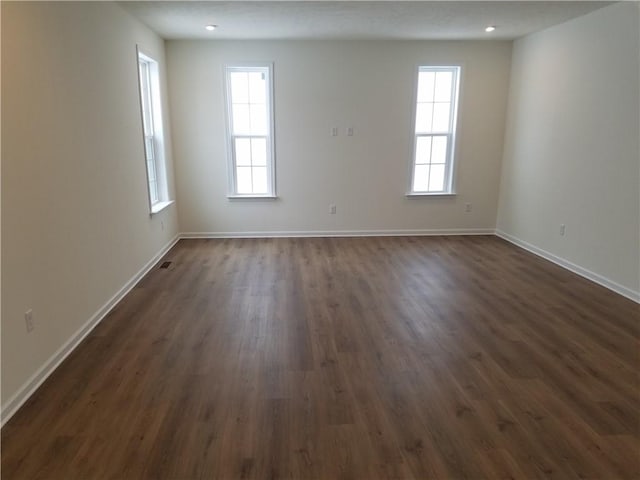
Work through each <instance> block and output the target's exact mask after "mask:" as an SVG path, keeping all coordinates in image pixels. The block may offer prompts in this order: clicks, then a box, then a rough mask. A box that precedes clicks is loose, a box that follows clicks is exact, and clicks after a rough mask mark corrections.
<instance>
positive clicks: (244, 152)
mask: <svg viewBox="0 0 640 480" xmlns="http://www.w3.org/2000/svg"><path fill="white" fill-rule="evenodd" d="M272 70H273V68H272V65H271V64H260V65H255V64H252V65H234V66H227V67H226V69H225V81H226V90H227V124H228V151H229V196H232V197H235V196H238V197H273V196H275V175H274V172H275V169H274V153H273V151H274V147H273V145H274V144H273V141H274V136H273V94H272V91H273V90H272V84H273V82H272V79H273V73H272Z"/></svg>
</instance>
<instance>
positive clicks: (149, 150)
mask: <svg viewBox="0 0 640 480" xmlns="http://www.w3.org/2000/svg"><path fill="white" fill-rule="evenodd" d="M144 153H145V156H146V159H147V160H153V157H154V156H155V154H154V153H155V152H154V150H153V137H144Z"/></svg>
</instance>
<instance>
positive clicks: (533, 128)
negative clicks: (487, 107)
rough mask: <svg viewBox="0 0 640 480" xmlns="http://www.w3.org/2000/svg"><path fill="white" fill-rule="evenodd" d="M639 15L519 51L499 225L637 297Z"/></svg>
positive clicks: (604, 18) (530, 43) (561, 32)
mask: <svg viewBox="0 0 640 480" xmlns="http://www.w3.org/2000/svg"><path fill="white" fill-rule="evenodd" d="M638 8H639V6H638V4H637V3H631V2H629V3H626V2H622V3H620V4H616V5H613V6H610V7H607V8H604V9H601V10H598V11H596V12H593V13H591V14H589V15H586V16H584V17H580V18H578V19H575V20H572V21H570V22H567V23H565V24H562V25H559V26H556V27H553V28H550V29H548V30H545V31H543V32H539V33H537V34H533V35H530V36H528V37H525V38H523V39H520V40H518V41H516V42H515V44H514V51H513V59H512V75H511V91H510V98H509V113H508V121H507V131H506V134H505V135H506V138H505V151H504V162H503V175H502V182H501V195H500V208H499V217H498V229H499V230H501V231H503V232H505V233H507V234H509V235H512V236H514V237H516V238H518V239H520V240H524V241H525V242H528V243H530V244H532V245H534V246H535V247H537V248H539V249H542V250H545V251H547V252H549V253H551V254H553V255H556V256H558V257H560V258H563V259H565V260H568V261H569V262H572V263H574V264H576V265H579V266H580V267H582V268H584V269H587V270H589V271H591V272H594V273H596V274H597V275H600V276H603V277H605V278H607V279H609V280H611V281H613V282H615V283H617V284H619V285H622V286H623V287H626V288H627V289H631V290H633V291H635V292H638V291H639V290H640V288H639V278H638V277H639V269H638V265H639V262H640V259H639V256H640V253H639V251H640V238H639V229H640V226H639V221H640V192H639V184H640V182H639V178H640V173H639V165H640V151H639V144H638V131H639V128H640V126H639V119H638V115H639V111H640V107H639V105H640V98H639V91H638V84H639V76H638V75H639V74H638V72H639V66H638V62H639V59H638V58H639V51H638V49H639V45H640V42H639V38H638V13H637V11H636V10H635V9H638ZM561 224H564V225H566V233H565V235H564V236H561V235H560V225H561Z"/></svg>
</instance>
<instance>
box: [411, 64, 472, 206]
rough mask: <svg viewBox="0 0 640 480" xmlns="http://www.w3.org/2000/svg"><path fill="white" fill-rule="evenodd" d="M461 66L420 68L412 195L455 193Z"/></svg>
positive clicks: (412, 164)
mask: <svg viewBox="0 0 640 480" xmlns="http://www.w3.org/2000/svg"><path fill="white" fill-rule="evenodd" d="M459 77H460V67H419V68H418V87H417V89H418V91H417V95H416V99H417V101H416V114H415V130H414V142H413V160H412V163H411V188H410V193H412V194H438V193H452V191H453V178H452V177H453V158H454V152H453V150H454V145H455V131H456V114H457V103H458V86H459Z"/></svg>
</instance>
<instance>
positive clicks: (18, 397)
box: [0, 235, 180, 425]
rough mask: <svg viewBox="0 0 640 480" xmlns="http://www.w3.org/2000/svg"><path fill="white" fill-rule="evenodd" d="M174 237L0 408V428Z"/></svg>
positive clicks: (178, 238)
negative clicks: (0, 409)
mask: <svg viewBox="0 0 640 480" xmlns="http://www.w3.org/2000/svg"><path fill="white" fill-rule="evenodd" d="M179 240H180V236H179V235H176V236H175V237H174V238H173V239H172V240H171V241H169V243H167V244H166V245H165V246H164V247H162V249H161V250H160V251H159V252H158V253H156V254H155V255H154V256H153V258H152V259H151V260H149V261H148V262H147V263H146V265H145V266H144V267H142V269H140V271H139V272H138V273H136V274H135V275H134V276H133V277H131V279H130V280H129V281H128V282H127V283H126V284H125V285H124V286H123V287H122V288H121V289H120V290H118V292H117V293H116V294H115V295H114V296H113V297H111V298H110V299H109V300H108V301H107V303H105V304H104V305H103V306H102V308H100V309H99V310H98V311H97V312H96V313H95V314H94V315H93V316H92V317H91V318H90V319H89V320H88V321H87V322H86V323H85V324H84V325H83V326H82V327H80V329H79V330H78V331H77V332H76V333H75V334H74V335H73V336H72V337H71V338H69V340H67V341H66V342H65V344H64V345H62V347H60V348H59V349H58V350H57V351H56V352H55V353H54V354H53V355H52V356H51V357H50V358H49V360H47V362H46V363H45V364H44V365H42V367H40V368H39V369H38V371H37V372H36V373H34V374H33V375H32V376H31V378H29V380H27V381H26V382H25V383H24V384H23V385H22V387H20V389H19V390H18V391H17V392H16V393H15V394H14V395H13V396H12V397H11V398H10V399H9V400H7V402H6V403H5V404H4V405H3V406H2V413H0V417H2V420H1V422H0V425H4V424H5V423H7V421H9V419H10V418H11V417H12V416H13V415H14V414H15V413H16V412H17V411H18V409H19V408H20V407H21V406H22V405H23V404H24V403H25V402H26V401H27V400H28V399H29V397H31V395H33V393H34V392H35V391H36V390H37V389H38V387H39V386H40V385H42V383H43V382H44V381H45V380H46V379H47V378H48V377H49V375H51V374H52V373H53V371H54V370H55V369H56V368H58V366H59V365H60V364H61V363H62V362H63V361H64V359H65V358H67V356H69V354H70V353H71V352H72V351H73V350H74V349H75V348H76V347H77V346H78V345H79V344H80V342H82V340H84V338H85V337H86V336H87V335H89V333H91V331H92V330H93V329H94V328H95V327H96V326H97V325H98V324H99V323H100V322H101V321H102V319H104V318H105V317H106V316H107V314H108V313H109V312H110V311H111V310H112V309H113V307H115V306H116V305H117V304H118V303H119V302H120V301H121V300H122V299H123V298H124V297H125V296H126V295H127V294H128V293H129V292H130V291H131V289H133V287H135V286H136V284H137V283H138V282H139V281H140V280H141V279H142V277H144V276H145V275H146V274H147V273H148V272H149V271H150V270H151V269H152V268H153V267H154V266H155V265H156V263H158V260H160V259H161V258H162V257H163V256H164V255H165V254H166V253H167V252H168V251H169V250H170V249H171V248H172V247H173V246H174V245H175V244H176V243H177V242H178V241H179Z"/></svg>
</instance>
